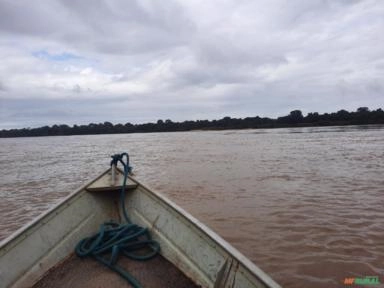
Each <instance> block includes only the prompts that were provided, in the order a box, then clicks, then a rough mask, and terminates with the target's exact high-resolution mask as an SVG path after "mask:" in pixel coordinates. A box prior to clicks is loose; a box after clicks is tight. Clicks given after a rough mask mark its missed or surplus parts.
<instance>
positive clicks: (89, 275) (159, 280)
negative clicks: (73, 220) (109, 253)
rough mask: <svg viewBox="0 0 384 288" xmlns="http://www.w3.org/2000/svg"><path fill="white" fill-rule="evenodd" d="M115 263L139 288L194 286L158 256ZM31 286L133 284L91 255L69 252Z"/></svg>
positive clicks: (87, 287) (88, 287)
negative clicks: (133, 279) (83, 256)
mask: <svg viewBox="0 0 384 288" xmlns="http://www.w3.org/2000/svg"><path fill="white" fill-rule="evenodd" d="M118 264H119V265H120V266H122V267H123V268H124V269H126V270H127V271H129V273H130V274H131V275H133V276H134V277H135V278H136V279H137V280H138V281H139V282H140V284H141V285H142V287H153V288H157V287H159V288H160V287H161V288H166V287H169V288H171V287H172V288H177V287H183V288H195V287H200V286H197V285H196V284H194V283H193V282H192V281H191V280H190V279H189V278H187V277H186V276H185V275H184V274H183V273H181V272H180V271H179V270H178V269H177V268H176V267H175V266H173V264H171V263H170V262H169V261H167V260H166V259H165V258H163V257H162V256H160V255H158V256H156V257H155V258H153V259H151V260H148V261H133V260H130V259H127V258H125V257H122V258H121V259H119V262H118ZM32 287H33V288H47V287H55V288H80V287H81V288H104V287H127V288H128V287H132V286H131V285H130V284H129V283H128V282H127V281H126V280H125V279H124V278H122V277H121V276H120V275H118V274H117V273H116V272H113V271H112V270H110V269H109V268H108V267H106V266H105V265H103V264H101V263H100V262H98V261H96V260H95V259H93V258H79V257H77V256H76V255H72V256H71V257H70V258H68V259H67V260H65V261H64V262H63V263H61V264H59V265H58V266H56V267H54V268H53V269H51V270H50V271H48V272H47V274H46V275H44V276H43V278H41V279H40V280H39V281H38V282H37V283H36V284H35V285H34V286H32Z"/></svg>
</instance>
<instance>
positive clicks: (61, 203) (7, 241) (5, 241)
mask: <svg viewBox="0 0 384 288" xmlns="http://www.w3.org/2000/svg"><path fill="white" fill-rule="evenodd" d="M109 169H110V168H108V169H107V170H105V171H103V172H101V173H99V174H98V176H97V177H96V178H93V179H92V180H89V181H87V182H86V184H84V185H82V186H80V188H78V189H76V190H75V192H72V193H70V194H69V195H67V196H66V197H64V198H62V199H60V200H59V202H58V203H56V204H53V205H52V207H51V208H49V209H48V210H47V211H45V212H43V213H42V214H40V215H39V216H37V217H35V218H34V219H33V220H32V221H30V222H28V223H26V224H25V225H23V226H22V227H20V228H19V229H17V230H16V231H15V232H13V233H12V234H11V235H9V236H8V237H6V238H5V239H3V240H1V241H0V252H1V250H3V249H4V248H5V247H6V246H7V245H9V244H10V243H11V242H12V241H14V240H16V239H17V238H18V237H19V236H21V235H22V234H23V233H25V232H27V231H28V230H29V229H31V228H32V227H33V226H35V225H38V224H39V222H41V221H42V220H43V219H44V218H46V217H47V216H49V215H50V214H51V213H52V212H54V211H55V210H57V209H59V208H60V207H62V206H64V205H65V204H66V203H67V202H69V201H70V200H71V199H73V198H74V197H76V196H77V195H79V194H81V193H82V192H85V191H86V188H87V187H88V186H89V185H91V184H92V183H93V182H95V181H97V180H99V179H100V178H101V177H103V176H104V175H105V174H107V173H108V171H109Z"/></svg>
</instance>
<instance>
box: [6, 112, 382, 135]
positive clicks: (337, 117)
mask: <svg viewBox="0 0 384 288" xmlns="http://www.w3.org/2000/svg"><path fill="white" fill-rule="evenodd" d="M364 124H384V111H383V110H382V109H381V108H379V109H377V110H373V111H370V110H369V109H368V108H367V107H360V108H358V109H357V111H355V112H348V111H346V110H340V111H337V112H335V113H324V114H319V113H317V112H314V113H308V114H307V115H306V116H303V114H302V112H301V111H300V110H294V111H292V112H290V113H289V115H287V116H283V117H278V118H277V119H271V118H265V117H263V118H261V117H259V116H256V117H246V118H231V117H224V118H222V119H220V120H212V121H209V120H197V121H184V122H173V121H171V120H169V119H167V120H165V121H163V120H158V121H157V122H156V123H145V124H131V123H126V124H116V125H113V124H112V123H110V122H104V123H99V124H95V123H91V124H88V125H73V126H72V127H70V126H68V125H65V124H62V125H53V126H43V127H39V128H23V129H10V130H1V131H0V138H5V137H30V136H57V135H90V134H118V133H143V132H144V133H145V132H172V131H190V130H224V129H247V128H282V127H309V126H336V125H364Z"/></svg>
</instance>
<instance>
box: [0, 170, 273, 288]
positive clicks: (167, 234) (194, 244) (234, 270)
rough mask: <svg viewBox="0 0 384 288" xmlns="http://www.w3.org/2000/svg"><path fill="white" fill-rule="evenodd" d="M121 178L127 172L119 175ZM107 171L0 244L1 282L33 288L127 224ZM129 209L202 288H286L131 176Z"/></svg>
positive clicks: (11, 285)
mask: <svg viewBox="0 0 384 288" xmlns="http://www.w3.org/2000/svg"><path fill="white" fill-rule="evenodd" d="M119 173H120V175H119V177H120V178H121V177H122V175H121V171H120V172H119ZM110 174H111V171H110V170H107V171H105V172H104V173H102V174H101V175H100V176H99V177H97V178H96V179H95V180H93V181H91V182H90V183H88V184H87V185H85V186H84V187H82V188H81V189H79V190H78V191H76V192H75V193H73V194H72V195H70V196H69V197H67V198H66V199H64V200H63V201H62V202H60V203H59V204H58V205H56V206H55V207H53V208H52V209H51V210H50V211H48V212H47V213H45V214H43V215H42V216H40V217H39V218H37V219H36V220H35V221H33V222H32V223H30V224H29V225H27V226H26V227H24V228H22V229H21V230H19V231H17V232H16V233H15V234H14V235H12V236H11V237H9V238H8V239H5V240H4V241H3V242H1V243H0V267H1V270H0V283H2V284H1V285H4V286H3V287H16V288H19V287H21V288H23V287H30V286H31V285H32V284H33V283H35V282H36V281H37V280H38V279H40V278H41V277H42V276H43V275H44V274H45V273H47V271H49V270H50V269H52V267H54V266H55V265H57V264H58V263H60V262H62V261H63V260H65V259H66V258H68V257H69V255H71V254H73V249H74V247H75V245H76V244H77V243H78V241H80V240H81V239H83V238H84V237H88V236H89V235H92V234H93V233H95V232H96V231H97V230H98V227H99V225H100V224H101V223H103V222H105V221H109V220H111V219H115V220H121V219H122V218H123V217H122V211H121V208H120V207H119V205H118V198H119V196H118V195H119V194H118V191H117V190H118V189H117V188H118V187H116V186H111V185H110V184H109V179H110V177H111V176H110ZM125 201H126V203H125V204H126V207H127V210H128V215H129V217H130V219H131V220H132V222H134V223H136V224H138V225H140V226H144V227H148V228H149V230H150V232H151V235H152V237H153V238H154V239H155V240H157V241H158V242H159V243H160V247H161V254H162V256H163V257H164V258H165V259H167V260H168V261H169V262H171V263H172V264H173V265H175V266H176V267H177V268H178V269H179V270H180V271H182V272H183V273H184V274H185V275H187V276H188V277H189V278H190V279H192V280H193V281H194V282H195V283H196V284H198V285H200V286H202V287H215V288H216V287H231V288H234V287H239V288H240V287H241V288H248V287H274V288H275V287H280V286H279V285H278V284H277V283H276V282H274V281H273V280H272V279H271V278H270V277H269V276H268V275H266V274H265V273H264V272H263V271H261V270H260V269H259V268H258V267H257V266H256V265H254V264H253V263H252V262H250V261H249V260H248V259H247V258H246V257H245V256H243V255H242V254H241V253H240V252H238V251H237V250H236V249H235V248H233V247H232V246H231V245H229V244H228V243H227V242H226V241H224V240H223V239H222V238H221V237H220V236H218V235H217V234H216V233H214V232H213V231H212V230H211V229H209V228H208V227H206V226H205V225H204V224H203V223H201V222H200V221H199V220H197V219H196V218H194V217H193V216H191V215H190V214H189V213H187V212H186V211H184V210H183V209H182V208H180V207H179V206H177V205H176V204H175V203H173V202H171V201H170V200H169V199H167V198H166V197H164V196H163V195H161V194H160V193H157V192H155V191H153V190H152V189H150V188H148V187H147V186H145V185H142V184H141V183H140V182H138V181H137V180H136V179H134V178H132V177H129V180H128V191H127V193H126V199H125Z"/></svg>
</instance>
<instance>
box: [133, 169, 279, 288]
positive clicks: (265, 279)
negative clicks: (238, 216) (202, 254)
mask: <svg viewBox="0 0 384 288" xmlns="http://www.w3.org/2000/svg"><path fill="white" fill-rule="evenodd" d="M128 178H129V179H130V180H132V181H134V182H135V183H136V184H138V187H137V188H136V189H138V188H139V186H141V187H143V188H144V189H145V190H147V191H148V192H150V193H151V194H152V195H153V196H155V197H156V198H158V199H159V200H161V201H162V202H164V203H165V204H166V205H168V206H170V207H171V208H173V209H175V210H176V212H178V213H180V214H181V215H182V216H183V217H185V218H186V219H187V220H189V221H190V223H191V224H192V225H194V226H195V228H197V229H198V230H200V231H201V232H203V233H204V234H205V235H207V236H208V237H209V238H210V239H211V240H213V241H214V242H215V243H217V244H218V245H219V246H220V247H221V248H222V249H224V250H225V251H226V252H227V253H228V254H230V255H231V256H232V257H233V258H235V259H236V260H237V261H238V262H239V263H241V264H242V265H243V266H244V268H245V269H246V270H248V272H249V273H250V274H252V275H255V276H256V277H257V278H258V279H259V280H260V281H261V282H262V283H264V284H265V285H267V286H268V287H271V288H280V287H281V286H280V285H279V284H278V283H277V282H276V281H275V280H273V279H272V277H271V276H269V275H268V274H267V273H265V272H264V271H263V270H261V269H260V268H259V267H258V266H257V265H256V264H254V263H253V262H252V261H251V260H249V259H248V258H247V257H246V256H244V254H242V253H241V252H240V251H239V250H237V249H236V248H235V247H233V246H232V245H231V244H230V243H228V242H227V241H226V240H225V239H223V238H222V237H221V236H220V235H219V234H217V233H216V232H215V231H213V230H212V229H211V228H209V227H208V226H207V225H205V224H204V223H202V222H201V221H200V220H198V219H197V218H196V217H194V216H193V215H192V214H190V213H189V212H187V211H186V210H184V209H183V208H181V207H180V206H179V205H177V204H176V203H175V202H173V201H172V200H170V199H168V198H167V197H166V196H165V195H163V194H162V193H160V192H158V191H156V189H152V188H151V187H149V186H148V185H144V184H142V183H141V182H140V181H139V180H136V179H135V178H133V177H132V176H128Z"/></svg>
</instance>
